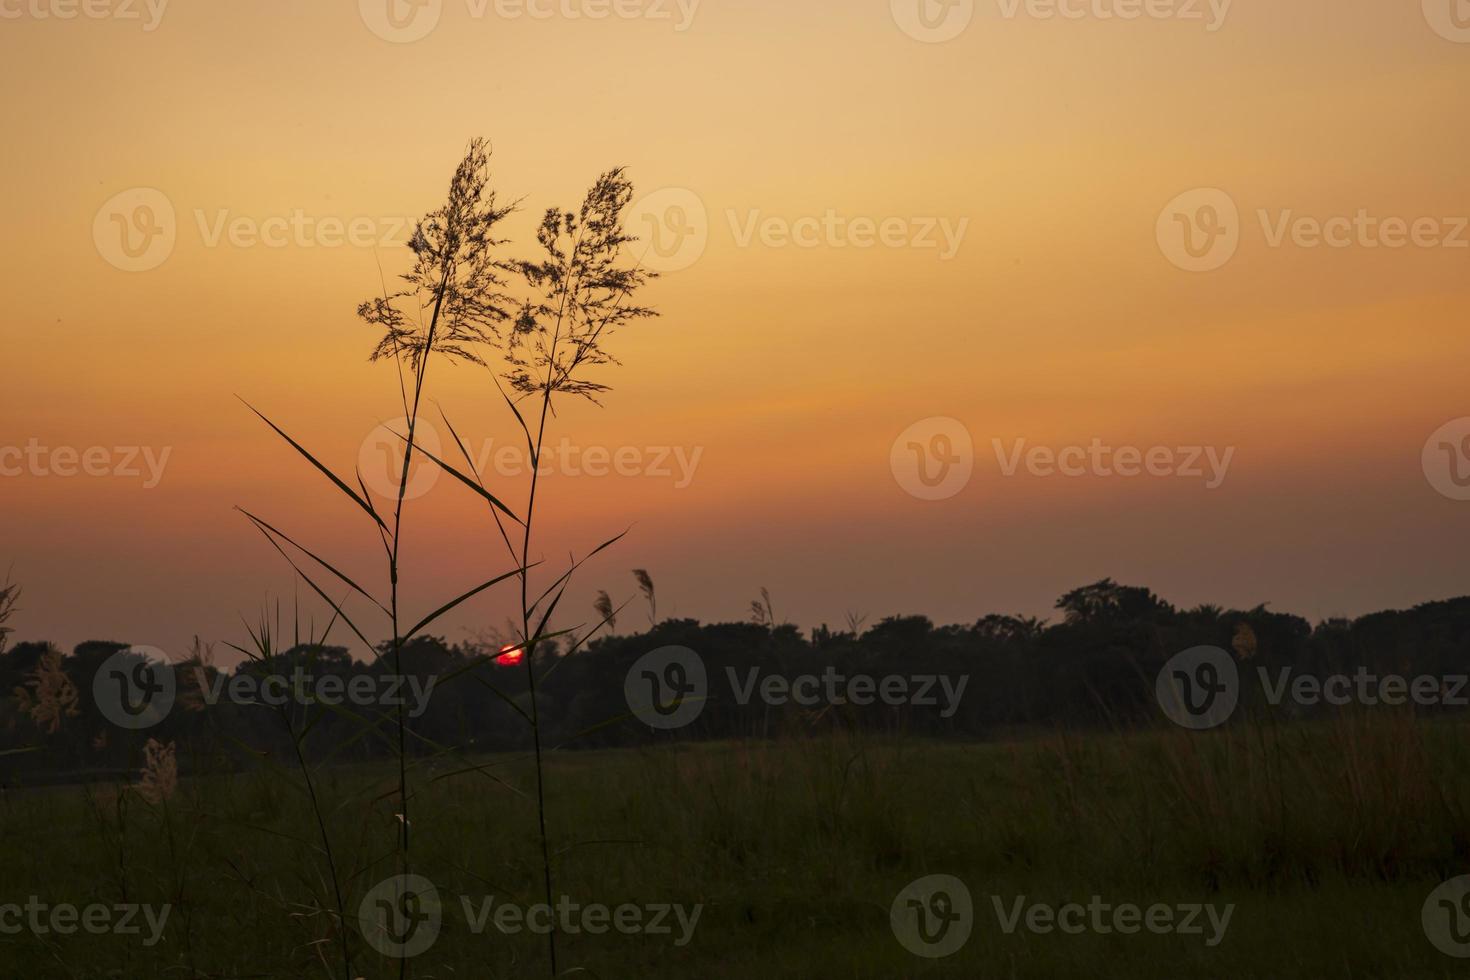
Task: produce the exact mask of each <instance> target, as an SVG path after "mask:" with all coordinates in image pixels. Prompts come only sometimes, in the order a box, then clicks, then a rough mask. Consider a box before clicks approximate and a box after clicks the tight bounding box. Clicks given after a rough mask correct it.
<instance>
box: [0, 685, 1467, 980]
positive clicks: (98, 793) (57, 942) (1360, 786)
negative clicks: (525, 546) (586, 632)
mask: <svg viewBox="0 0 1470 980" xmlns="http://www.w3.org/2000/svg"><path fill="white" fill-rule="evenodd" d="M1465 736H1466V730H1465V728H1464V726H1463V725H1462V724H1460V723H1457V722H1453V721H1444V722H1432V723H1425V722H1423V721H1422V720H1415V719H1413V718H1411V717H1410V716H1409V715H1408V714H1407V713H1376V714H1375V713H1367V712H1363V713H1359V714H1356V715H1352V716H1344V717H1341V718H1338V719H1336V720H1332V721H1324V722H1317V723H1311V724H1305V723H1304V724H1294V725H1285V726H1279V727H1278V726H1274V725H1270V724H1266V723H1260V722H1246V723H1242V724H1237V725H1233V726H1230V727H1228V728H1227V729H1225V730H1223V731H1218V732H1211V733H1205V734H1195V733H1188V732H1184V731H1182V730H1170V731H1164V730H1159V731H1151V732H1142V733H1133V734H1107V733H1090V734H1059V733H1036V732H1032V733H1026V734H1024V735H1021V734H1018V735H1017V736H1016V737H1015V738H1013V739H1010V740H1005V741H999V742H988V743H952V742H946V743H941V742H936V741H926V740H919V739H903V738H874V737H871V736H855V735H854V736H848V735H842V734H836V735H824V736H822V737H820V738H812V739H787V740H778V741H748V742H738V743H737V742H720V743H692V742H677V743H669V744H665V745H660V746H658V747H656V748H652V749H647V750H634V749H618V750H609V751H587V752H562V753H553V754H552V755H551V756H550V757H549V758H548V760H547V776H548V798H547V811H548V832H549V836H550V839H551V843H552V852H553V872H554V890H555V894H556V895H557V896H558V897H559V901H560V902H563V903H565V905H566V906H567V907H568V908H570V909H572V910H573V911H572V912H571V913H570V914H571V915H572V918H570V919H562V920H561V921H571V922H572V923H573V924H574V925H575V926H576V929H577V931H575V932H573V931H570V930H566V929H563V930H562V931H561V933H560V935H559V937H558V953H559V959H560V964H559V966H560V972H561V974H562V975H564V976H575V977H606V978H623V977H637V978H655V977H659V978H662V977H668V978H681V980H682V978H694V977H707V978H726V977H729V978H734V977H762V978H777V977H781V978H786V977H789V978H809V977H855V978H857V977H861V978H879V977H882V978H896V977H900V978H901V977H982V978H989V977H994V978H1011V977H1017V978H1020V977H1026V978H1030V977H1117V978H1128V980H1139V978H1152V977H1159V978H1177V977H1220V978H1234V980H1242V978H1262V980H1265V978H1280V977H1308V978H1310V977H1321V978H1329V977H1330V978H1342V977H1363V978H1386V977H1405V978H1410V977H1412V978H1430V977H1446V978H1448V977H1460V976H1463V975H1464V972H1465V969H1466V964H1465V962H1464V961H1461V960H1456V959H1452V958H1450V957H1448V956H1446V955H1445V954H1443V953H1441V952H1439V951H1438V950H1437V949H1436V948H1435V946H1434V944H1433V943H1432V942H1431V941H1430V938H1429V937H1428V936H1427V934H1426V927H1425V924H1424V922H1423V920H1422V919H1421V910H1422V909H1423V907H1424V905H1425V902H1426V899H1427V898H1428V897H1429V895H1430V893H1431V891H1433V890H1434V888H1435V887H1436V886H1437V885H1438V884H1439V883H1440V882H1441V881H1443V880H1445V879H1447V878H1450V877H1453V876H1455V875H1458V874H1462V873H1464V872H1465V871H1467V870H1470V824H1467V822H1466V820H1465V816H1466V814H1467V808H1470V750H1467V746H1466V742H1467V740H1466V737H1465ZM186 761H187V760H183V759H181V760H180V762H181V763H184V762H186ZM186 771H187V769H186ZM409 781H410V791H411V804H412V818H411V821H412V822H411V825H410V829H411V840H412V847H411V852H410V853H411V865H410V868H409V871H410V873H412V874H416V875H422V876H423V877H424V878H425V879H427V880H428V881H430V882H432V884H433V886H434V888H435V890H436V891H437V893H438V897H439V900H440V904H439V907H438V914H437V924H438V933H437V935H436V936H435V938H434V940H433V942H432V944H430V945H429V946H428V948H427V949H425V950H424V951H422V952H419V953H417V955H414V956H413V957H411V958H410V959H408V960H407V963H406V966H405V965H403V964H401V963H400V962H399V960H398V959H395V958H392V957H389V956H384V955H382V954H381V953H379V952H377V951H376V950H375V949H374V944H373V943H371V942H370V941H369V938H368V936H367V933H369V932H372V931H373V927H372V925H371V923H370V922H368V921H364V920H360V919H359V918H358V912H359V908H360V905H361V903H362V900H363V898H364V897H365V896H367V894H368V893H369V891H370V890H371V889H373V887H374V886H375V885H377V884H378V883H379V882H380V881H382V880H384V879H386V878H390V877H392V876H394V875H395V874H397V873H398V871H399V869H398V868H397V866H396V863H395V862H396V861H397V855H396V852H395V834H396V832H397V822H398V818H397V816H396V811H395V803H396V798H397V767H396V764H393V765H389V764H386V763H385V764H382V765H381V766H378V765H362V766H346V767H340V768H322V769H316V770H313V771H312V780H311V784H310V787H309V788H308V785H307V783H306V781H305V779H304V778H303V776H302V774H301V772H300V771H299V770H290V769H278V768H274V767H273V766H263V767H262V768H258V769H256V770H254V771H250V772H244V773H239V774H234V775H228V776H207V777H199V778H184V779H183V780H182V781H181V782H180V783H179V785H178V788H177V790H176V791H175V792H174V794H173V795H172V797H171V798H170V799H168V800H167V801H165V802H160V803H157V804H155V803H150V802H148V801H147V800H145V799H144V798H143V797H142V796H141V795H140V794H139V793H137V792H136V791H133V790H129V789H126V788H121V787H118V786H108V785H97V784H94V785H91V786H89V787H58V788H48V789H31V790H26V789H19V790H17V789H11V790H8V791H7V792H6V794H5V797H4V802H3V808H0V819H3V821H4V833H3V835H0V841H3V845H0V846H3V848H4V852H3V856H0V862H3V867H4V875H3V876H4V881H5V886H4V893H3V894H4V901H7V902H14V903H20V904H24V903H25V902H27V901H29V900H30V898H31V896H36V898H37V899H38V900H39V901H40V902H41V903H49V904H52V905H54V904H57V903H71V904H74V905H78V906H83V907H85V906H87V905H89V904H100V905H108V906H112V905H119V904H128V903H131V904H144V905H150V906H152V907H154V908H155V909H158V908H161V907H162V906H164V905H167V906H169V911H168V917H167V919H166V920H165V922H164V924H163V928H162V930H161V932H160V933H159V934H158V935H157V936H155V935H153V934H152V933H150V929H149V926H148V924H147V922H146V920H145V919H144V918H143V917H142V916H141V915H140V916H139V917H138V919H139V921H138V922H137V923H135V924H137V925H140V926H141V929H140V931H139V932H138V933H137V934H129V935H118V934H116V933H114V932H108V933H106V934H100V935H93V934H91V933H89V932H87V931H86V930H84V929H81V928H77V929H75V931H74V932H73V933H71V934H65V935H63V934H58V933H57V932H55V931H47V930H42V931H41V932H40V934H37V933H36V932H35V931H33V930H30V929H22V930H21V931H20V932H19V933H7V934H4V935H0V962H3V963H4V964H5V969H4V973H5V975H6V976H16V977H127V978H139V977H180V978H194V977H201V978H202V977H324V978H325V977H343V976H348V975H349V974H348V973H347V972H346V970H345V969H344V966H343V957H344V954H345V955H347V956H350V957H351V962H352V970H351V974H350V976H353V977H364V978H388V977H397V976H399V975H400V969H402V970H403V971H404V973H405V974H406V975H408V976H413V977H419V978H450V977H462V978H477V980H479V978H500V977H507V978H508V977H544V976H548V975H549V969H548V966H547V962H546V940H545V937H544V935H541V934H538V933H537V932H535V931H533V930H531V929H530V928H527V927H526V926H525V923H524V922H523V921H522V922H521V923H520V928H514V927H512V928H509V929H505V930H502V929H498V928H497V927H496V925H495V922H496V918H495V910H496V909H499V908H500V907H502V906H507V905H508V906H511V907H512V910H513V911H512V912H508V913H507V912H502V913H501V914H502V919H501V920H500V921H502V922H507V923H510V922H513V921H515V915H516V914H518V913H517V912H516V911H515V910H520V912H519V914H524V910H527V909H529V908H530V907H532V906H534V905H536V904H537V903H538V902H540V901H541V900H542V898H541V896H542V894H543V892H542V888H543V882H542V876H541V875H542V871H541V864H540V858H539V850H538V847H537V843H536V841H537V823H536V806H535V796H534V794H535V774H534V768H533V766H532V763H531V760H530V759H529V758H527V757H524V756H509V755H487V756H483V757H477V758H475V759H474V760H473V764H472V765H467V764H466V763H465V762H464V761H458V762H455V763H453V764H448V763H445V762H444V761H443V760H442V759H441V760H439V761H438V762H436V763H433V764H428V763H426V764H422V765H417V766H414V767H412V768H410V771H409ZM312 793H315V794H316V796H317V799H318V803H319V805H318V806H315V807H314V806H313V805H312V801H311V794H312ZM318 814H320V822H319V820H318ZM324 842H325V845H324ZM328 850H330V854H331V859H330V865H329V862H328V857H327V852H328ZM333 868H334V869H335V870H336V875H335V878H336V881H335V883H334V880H333V879H334V875H333V874H332V873H331V870H332V869H333ZM936 874H944V875H951V876H953V877H955V878H958V879H959V880H960V881H962V882H963V883H964V885H965V887H966V888H967V890H968V892H969V893H970V898H971V903H970V904H971V907H972V908H973V922H972V928H971V932H970V935H969V938H968V940H967V941H965V942H964V943H963V945H962V946H961V947H960V948H959V949H958V951H957V952H954V953H953V954H951V955H949V956H946V957H943V958H938V959H931V958H926V957H921V956H918V955H915V954H914V953H912V952H910V951H909V950H908V949H906V948H905V946H904V945H903V943H902V942H901V941H900V938H899V936H898V934H897V932H896V931H895V926H894V923H893V922H892V921H891V918H890V909H891V906H892V905H893V904H894V900H895V898H896V897H897V896H898V895H899V893H900V892H901V891H903V890H904V889H905V887H906V886H907V885H908V884H909V883H910V882H913V881H915V880H917V879H921V878H924V877H926V876H929V875H936ZM339 890H340V892H341V896H342V898H341V902H340V904H341V905H342V906H344V907H345V909H346V914H345V916H344V915H340V914H339V913H338V905H339V901H338V899H337V897H336V896H337V893H338V891H339ZM1094 896H1096V898H1094ZM487 903H488V905H487ZM1068 903H1077V904H1078V905H1081V906H1084V907H1085V906H1088V905H1089V903H1091V904H1092V905H1094V906H1097V905H1099V904H1100V905H1101V907H1102V908H1103V910H1104V911H1102V912H1101V913H1099V914H1100V915H1101V919H1100V920H1099V919H1097V918H1095V916H1094V914H1093V913H1092V912H1088V913H1087V916H1086V925H1087V927H1086V928H1082V929H1076V928H1072V929H1070V930H1067V931H1064V930H1063V929H1062V928H1060V927H1059V926H1058V925H1057V924H1056V922H1052V923H1051V928H1050V929H1047V928H1046V926H1047V923H1048V920H1047V917H1046V915H1045V913H1044V912H1037V913H1028V912H1027V911H1026V910H1029V909H1031V908H1032V907H1033V906H1036V905H1041V906H1045V907H1050V908H1052V909H1058V908H1061V907H1062V906H1065V905H1067V904H1068ZM1160 905H1162V906H1167V907H1169V908H1170V909H1174V910H1178V911H1175V912H1174V913H1172V914H1173V915H1174V919H1173V921H1175V922H1176V923H1178V924H1183V920H1184V917H1185V915H1186V912H1185V910H1186V909H1187V907H1189V906H1213V907H1214V908H1215V909H1216V910H1217V912H1219V911H1222V910H1224V909H1226V908H1227V907H1229V908H1230V912H1229V918H1228V920H1226V928H1225V929H1224V931H1223V935H1222V934H1220V932H1219V930H1218V929H1217V928H1215V927H1213V926H1212V925H1211V924H1210V921H1209V919H1208V918H1207V916H1206V915H1205V914H1203V913H1201V914H1199V916H1198V919H1197V920H1196V923H1195V924H1196V925H1197V926H1199V927H1202V928H1200V931H1198V932H1190V933H1188V934H1183V933H1181V932H1178V931H1174V932H1153V931H1150V930H1148V929H1146V928H1138V929H1136V930H1135V931H1133V932H1131V933H1124V932H1123V931H1121V930H1119V929H1115V928H1108V929H1106V930H1103V929H1098V928H1095V927H1094V926H1095V925H1096V923H1097V921H1101V922H1102V923H1103V924H1104V925H1107V926H1111V925H1115V924H1118V922H1119V921H1120V920H1117V919H1115V918H1111V916H1112V915H1113V912H1112V911H1109V910H1112V909H1115V908H1117V907H1123V906H1137V907H1138V908H1140V909H1142V910H1144V914H1145V915H1146V914H1147V910H1148V908H1149V907H1151V906H1160ZM592 906H601V907H604V908H606V909H607V910H608V911H607V916H608V917H607V918H603V919H600V920H599V919H598V918H597V916H596V914H595V913H594V914H593V916H592V917H591V918H586V917H581V918H579V916H584V912H585V910H586V909H587V908H588V907H592ZM619 906H630V907H632V909H633V910H634V911H627V910H625V911H624V912H623V913H619V912H618V911H617V910H618V907H619ZM659 907H665V908H666V909H673V908H676V907H677V908H680V909H682V910H683V913H684V918H683V920H682V922H681V920H680V918H679V917H678V915H676V914H675V913H674V912H672V911H666V912H665V914H664V915H662V916H659V913H658V909H659ZM487 909H488V910H489V911H488V914H487V911H486V910H487ZM1018 909H1019V910H1021V918H1020V919H1019V920H1017V919H1016V918H1015V915H1016V910H1018ZM695 910H697V913H695ZM635 911H636V914H637V916H638V920H637V921H638V922H639V923H641V924H642V925H643V926H654V925H655V920H656V919H657V920H658V922H659V923H661V927H662V931H660V929H658V928H638V927H637V926H636V925H635V924H634V918H633V917H634V914H635ZM96 914H97V915H99V916H100V915H101V913H100V912H99V913H96ZM620 914H621V915H623V916H624V918H623V919H622V920H621V921H622V923H623V925H624V926H625V927H626V928H618V927H617V926H616V924H615V923H616V922H617V921H618V920H617V918H616V917H617V916H618V915H620ZM1028 914H1029V915H1030V916H1031V920H1032V921H1033V922H1034V923H1036V924H1038V928H1029V927H1028V926H1027V924H1026V922H1027V915H1028ZM1155 914H1156V915H1160V916H1161V915H1163V913H1162V912H1158V913H1155ZM507 915H508V916H511V918H504V916H507ZM696 915H697V917H696ZM1063 918H1067V917H1066V915H1065V914H1064V915H1063ZM1079 921H1081V920H1079V918H1078V914H1077V913H1073V914H1072V916H1071V917H1070V918H1069V919H1067V925H1069V926H1072V927H1075V926H1076V925H1077V924H1078V923H1079ZM1217 921H1218V919H1217ZM1007 923H1008V924H1009V925H1010V927H1011V928H1010V929H1009V931H1008V930H1007V928H1006V927H1005V926H1006V924H1007ZM689 926H692V929H691V928H689ZM588 927H590V928H588ZM598 927H600V929H599V928H598Z"/></svg>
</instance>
